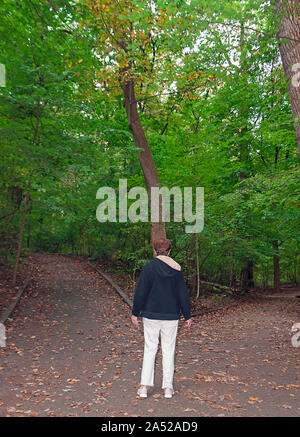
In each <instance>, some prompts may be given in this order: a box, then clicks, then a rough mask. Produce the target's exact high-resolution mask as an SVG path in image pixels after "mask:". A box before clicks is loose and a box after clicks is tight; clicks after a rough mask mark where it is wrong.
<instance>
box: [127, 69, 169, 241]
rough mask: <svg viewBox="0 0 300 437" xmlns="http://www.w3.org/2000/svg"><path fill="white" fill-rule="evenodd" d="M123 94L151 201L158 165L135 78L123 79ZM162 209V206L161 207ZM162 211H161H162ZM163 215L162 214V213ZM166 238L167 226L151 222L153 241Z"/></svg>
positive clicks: (156, 179)
mask: <svg viewBox="0 0 300 437" xmlns="http://www.w3.org/2000/svg"><path fill="white" fill-rule="evenodd" d="M122 86H123V94H124V100H125V109H126V114H127V119H128V126H129V128H130V130H131V132H132V135H133V139H134V142H135V145H136V147H137V148H138V149H141V152H140V154H139V161H140V164H141V167H142V170H143V174H144V178H145V183H146V188H147V192H148V196H149V200H150V201H151V187H159V186H160V183H159V178H158V174H157V171H156V167H155V164H154V161H153V157H152V154H151V150H150V148H149V145H148V141H147V138H146V135H145V132H144V129H143V127H142V124H141V121H140V118H139V114H138V108H137V102H136V97H135V92H134V81H133V79H131V78H130V79H125V80H124V81H123V84H122ZM160 209H161V208H160ZM160 212H161V211H160ZM160 217H161V214H160ZM162 237H163V238H166V231H165V226H164V224H163V223H162V222H158V223H151V239H152V242H153V241H154V240H155V239H158V238H162Z"/></svg>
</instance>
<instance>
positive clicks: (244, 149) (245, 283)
mask: <svg viewBox="0 0 300 437" xmlns="http://www.w3.org/2000/svg"><path fill="white" fill-rule="evenodd" d="M240 51H241V55H240V63H241V66H240V75H241V77H243V75H244V78H245V79H244V80H245V84H244V86H247V85H248V79H247V76H246V71H247V65H246V60H247V47H246V43H245V27H244V23H243V22H241V34H240ZM249 108H250V105H249V102H248V101H245V102H243V103H242V106H241V109H240V111H239V120H240V122H241V126H242V127H240V128H239V136H240V144H239V152H240V153H239V160H240V165H241V169H240V172H239V178H240V180H244V179H247V178H248V177H249V144H248V139H247V138H246V134H247V132H248V122H249ZM246 238H248V237H246ZM253 286H254V283H253V262H252V261H251V260H249V259H248V258H246V257H244V259H243V260H242V269H241V289H242V290H244V291H249V290H250V288H252V287H253Z"/></svg>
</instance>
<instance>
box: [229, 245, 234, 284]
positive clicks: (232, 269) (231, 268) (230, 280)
mask: <svg viewBox="0 0 300 437" xmlns="http://www.w3.org/2000/svg"><path fill="white" fill-rule="evenodd" d="M233 273H234V253H233V252H232V258H231V265H230V274H229V288H231V287H232V284H233Z"/></svg>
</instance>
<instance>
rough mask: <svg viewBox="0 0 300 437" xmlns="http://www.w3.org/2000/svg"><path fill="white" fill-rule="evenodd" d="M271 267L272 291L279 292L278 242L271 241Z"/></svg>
mask: <svg viewBox="0 0 300 437" xmlns="http://www.w3.org/2000/svg"><path fill="white" fill-rule="evenodd" d="M273 249H274V255H273V267H274V291H277V292H279V291H280V270H279V252H278V241H277V240H276V241H273Z"/></svg>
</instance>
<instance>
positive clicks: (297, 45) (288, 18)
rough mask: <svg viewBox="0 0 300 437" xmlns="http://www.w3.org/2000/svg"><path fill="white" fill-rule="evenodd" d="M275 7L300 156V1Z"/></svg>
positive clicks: (289, 0)
mask: <svg viewBox="0 0 300 437" xmlns="http://www.w3.org/2000/svg"><path fill="white" fill-rule="evenodd" d="M275 5H276V7H277V14H278V15H279V16H280V17H281V18H282V21H281V27H280V29H279V31H278V33H277V38H280V39H282V40H281V41H280V43H279V52H280V56H281V61H282V66H283V70H284V74H285V77H286V80H287V85H288V90H289V97H290V103H291V108H292V114H293V119H294V124H295V132H296V141H297V144H298V152H299V154H300V77H299V76H298V78H297V77H296V73H297V72H299V71H300V18H299V17H300V3H299V0H277V1H276V2H275ZM296 64H297V65H298V66H297V65H296ZM293 66H294V67H293ZM293 68H294V70H293Z"/></svg>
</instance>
